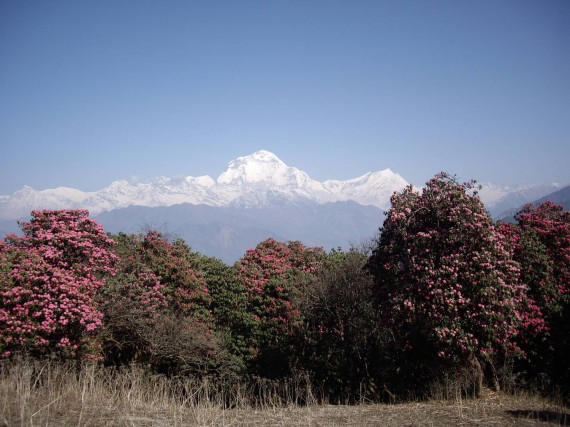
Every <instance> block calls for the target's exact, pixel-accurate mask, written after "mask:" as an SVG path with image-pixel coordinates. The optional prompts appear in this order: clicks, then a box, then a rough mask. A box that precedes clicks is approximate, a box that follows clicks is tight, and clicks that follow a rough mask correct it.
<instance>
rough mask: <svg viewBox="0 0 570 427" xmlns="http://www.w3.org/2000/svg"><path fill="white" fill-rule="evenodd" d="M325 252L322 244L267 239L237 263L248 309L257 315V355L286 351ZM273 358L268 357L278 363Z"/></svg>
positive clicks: (254, 341) (254, 347)
mask: <svg viewBox="0 0 570 427" xmlns="http://www.w3.org/2000/svg"><path fill="white" fill-rule="evenodd" d="M322 254H323V252H322V250H321V249H320V248H306V247H305V246H304V245H303V244H302V243H300V242H289V243H281V242H277V241H275V240H273V239H267V240H265V241H263V242H261V243H260V244H258V245H257V247H256V248H255V249H250V250H248V251H247V253H246V254H245V256H244V257H243V258H242V259H240V260H239V261H238V262H237V263H236V268H237V271H238V275H239V276H240V277H241V279H242V280H243V281H244V284H245V288H246V290H247V293H248V303H247V310H248V312H249V313H251V314H252V316H253V323H254V325H253V333H252V339H251V353H252V355H253V357H254V358H255V357H257V356H259V354H258V353H260V352H265V356H267V355H268V354H271V353H276V354H277V353H282V348H281V345H282V344H283V345H284V344H285V343H287V342H288V341H289V339H290V337H291V335H293V334H294V333H295V332H296V331H297V330H298V328H299V326H300V325H301V323H302V316H301V312H300V300H301V297H302V295H303V292H304V291H306V290H307V288H308V287H309V285H310V284H311V283H313V282H314V281H315V280H316V277H317V274H318V273H319V271H320V268H321V257H322ZM258 359H259V357H258ZM269 359H272V358H271V357H270V358H269ZM273 362H274V361H273V360H272V361H268V363H269V364H273V365H276V364H275V363H273ZM272 368H279V367H278V366H273V367H272Z"/></svg>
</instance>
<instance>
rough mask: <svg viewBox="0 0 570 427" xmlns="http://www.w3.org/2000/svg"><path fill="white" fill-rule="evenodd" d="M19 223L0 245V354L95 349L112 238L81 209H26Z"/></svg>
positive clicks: (111, 265)
mask: <svg viewBox="0 0 570 427" xmlns="http://www.w3.org/2000/svg"><path fill="white" fill-rule="evenodd" d="M21 229H22V231H23V236H21V237H18V236H16V235H9V236H7V237H6V242H3V243H2V244H1V245H0V265H1V268H0V275H1V276H0V355H1V356H2V357H6V356H9V355H10V354H11V353H12V352H28V353H30V354H35V355H42V354H49V353H56V354H61V355H64V356H68V357H96V356H97V355H98V351H97V342H96V338H97V333H98V331H99V330H100V329H101V327H102V319H103V314H102V313H101V312H100V311H99V310H98V306H97V304H96V302H95V300H94V297H95V295H96V294H97V292H98V291H99V289H100V288H101V287H102V286H104V285H105V278H106V277H109V276H111V275H112V274H114V273H115V271H116V268H115V264H116V261H117V259H116V256H115V255H114V254H113V253H112V252H111V248H112V246H113V241H112V240H111V239H110V238H109V237H107V236H106V235H105V233H104V231H103V228H102V227H101V226H100V225H99V224H97V223H96V222H95V221H93V220H92V219H90V218H89V216H88V212H87V211H78V210H61V211H34V212H32V218H31V220H30V221H29V222H25V223H22V224H21Z"/></svg>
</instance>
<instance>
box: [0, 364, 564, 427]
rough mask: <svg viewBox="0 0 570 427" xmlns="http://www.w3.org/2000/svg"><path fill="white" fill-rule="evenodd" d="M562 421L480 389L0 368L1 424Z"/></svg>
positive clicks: (538, 407) (558, 410) (556, 407)
mask: <svg viewBox="0 0 570 427" xmlns="http://www.w3.org/2000/svg"><path fill="white" fill-rule="evenodd" d="M251 425H254V426H255V425H257V426H341V425H342V426H347V425H348V426H378V425H382V426H448V425H452V426H475V425H477V426H504V425H521V426H532V425H541V426H546V425H570V413H569V411H568V409H567V408H566V407H564V406H562V405H561V404H556V403H553V402H551V401H548V400H544V399H541V398H539V397H536V396H529V395H524V394H519V395H506V394H498V393H490V392H488V393H486V395H485V396H484V397H483V398H480V399H472V398H471V399H464V398H463V397H462V396H461V394H460V393H457V394H456V395H455V397H452V398H450V397H446V398H445V399H439V400H432V401H429V402H413V403H405V404H360V405H353V406H348V405H335V406H333V405H323V404H317V403H316V399H315V397H314V396H313V395H312V390H311V387H310V382H309V381H307V379H306V378H304V377H303V376H299V377H297V378H294V379H291V380H289V381H284V382H280V383H277V382H271V381H261V380H259V381H258V382H256V383H255V384H248V385H244V384H243V383H239V382H235V381H227V382H222V381H216V382H212V381H209V380H200V381H196V380H192V379H166V378H164V377H161V376H153V375H150V374H148V373H146V372H145V371H144V370H143V369H141V368H139V367H131V368H129V369H127V370H124V371H121V372H117V371H114V370H111V369H105V368H102V367H97V366H84V367H83V368H81V369H80V370H77V369H75V367H74V366H73V365H66V364H58V363H52V362H43V363H40V362H18V363H12V364H4V365H3V366H2V367H1V368H0V426H157V427H158V426H251Z"/></svg>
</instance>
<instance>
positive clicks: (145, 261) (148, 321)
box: [99, 231, 219, 374]
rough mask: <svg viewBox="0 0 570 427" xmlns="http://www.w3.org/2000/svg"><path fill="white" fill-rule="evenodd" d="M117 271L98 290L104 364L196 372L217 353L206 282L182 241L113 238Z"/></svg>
mask: <svg viewBox="0 0 570 427" xmlns="http://www.w3.org/2000/svg"><path fill="white" fill-rule="evenodd" d="M115 240H116V242H117V245H116V247H115V252H116V254H117V255H118V256H119V257H120V263H119V271H118V273H117V275H116V276H115V277H114V278H113V279H111V280H109V283H108V285H107V286H106V287H104V288H102V289H101V294H100V296H99V299H100V300H101V309H102V311H103V312H104V314H105V318H104V320H105V330H104V333H103V343H104V345H105V354H106V358H107V361H108V362H112V363H114V364H126V363H131V362H139V363H145V364H147V365H148V366H150V367H151V368H152V369H153V370H155V371H159V372H164V373H177V374H183V373H201V372H206V371H207V370H208V369H209V367H210V365H215V364H216V363H217V362H216V358H217V357H219V354H218V353H219V351H218V350H219V349H218V344H217V340H216V338H215V335H214V332H213V331H212V327H213V324H212V318H211V315H210V312H209V307H208V305H209V303H210V296H209V292H208V289H207V287H206V282H205V280H204V278H203V277H202V274H201V273H200V272H199V271H196V270H195V269H194V268H193V267H192V257H193V254H192V253H191V251H190V248H189V247H188V246H187V245H186V244H185V243H184V242H182V241H179V240H175V241H174V242H171V241H169V239H167V238H166V237H165V236H164V235H162V234H161V233H159V232H156V231H148V232H147V233H146V234H144V235H127V234H123V233H121V234H118V235H117V236H115Z"/></svg>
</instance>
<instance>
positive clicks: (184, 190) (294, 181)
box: [0, 150, 408, 219]
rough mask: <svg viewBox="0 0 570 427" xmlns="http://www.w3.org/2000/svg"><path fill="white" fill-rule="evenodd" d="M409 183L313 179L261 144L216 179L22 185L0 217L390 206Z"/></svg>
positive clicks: (3, 201)
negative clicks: (305, 204)
mask: <svg viewBox="0 0 570 427" xmlns="http://www.w3.org/2000/svg"><path fill="white" fill-rule="evenodd" d="M407 184H408V183H407V182H406V181H405V180H404V179H403V178H402V177H400V176H399V175H397V174H395V173H393V172H392V171H390V170H389V169H386V170H383V171H380V172H374V173H367V174H366V175H363V176H361V177H359V178H355V179H351V180H348V181H335V180H329V181H325V182H324V183H322V182H319V181H316V180H314V179H312V178H311V177H310V176H309V175H308V174H307V173H306V172H303V171H301V170H299V169H297V168H294V167H291V166H288V165H286V164H285V163H284V162H283V161H281V160H280V159H279V158H278V157H277V156H276V155H275V154H273V153H271V152H269V151H266V150H260V151H257V152H255V153H253V154H251V155H249V156H245V157H238V158H237V159H235V160H232V161H231V162H229V165H228V168H227V170H226V171H225V172H223V173H222V174H221V175H220V176H219V177H218V178H217V180H213V179H212V178H211V177H209V176H201V177H197V178H195V177H191V176H188V177H180V178H165V177H158V178H155V179H152V180H150V181H147V182H143V183H131V182H128V181H125V180H121V181H115V182H113V183H111V185H109V186H108V187H106V188H103V189H102V190H99V191H94V192H83V191H80V190H75V189H70V188H56V189H48V190H42V191H37V190H34V189H33V188H31V187H24V188H23V189H21V190H19V191H17V192H15V193H14V194H13V195H12V196H1V197H0V219H14V218H19V217H22V216H26V215H28V214H29V212H30V211H31V210H34V209H65V208H70V209H79V208H82V209H88V210H89V211H90V212H91V213H92V214H93V215H96V214H98V213H100V212H104V211H110V210H113V209H118V208H124V207H128V206H148V207H157V206H172V205H176V204H180V203H190V204H194V205H198V204H204V205H209V206H228V205H232V206H236V207H238V206H239V207H254V206H255V207H259V206H265V205H268V204H274V203H275V202H276V201H279V200H285V201H298V200H308V201H314V202H317V203H327V202H336V201H346V200H353V201H355V202H357V203H360V204H365V205H374V206H377V207H379V208H381V209H386V208H387V207H388V206H389V203H390V200H389V199H390V196H391V194H392V193H393V192H394V191H398V190H401V189H402V188H404V187H405V186H406V185H407Z"/></svg>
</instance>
